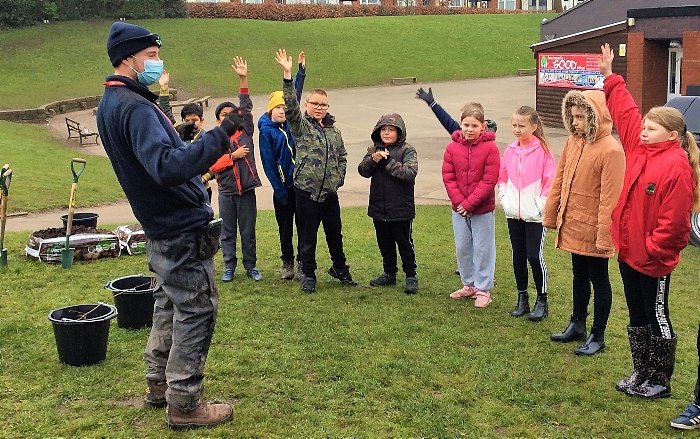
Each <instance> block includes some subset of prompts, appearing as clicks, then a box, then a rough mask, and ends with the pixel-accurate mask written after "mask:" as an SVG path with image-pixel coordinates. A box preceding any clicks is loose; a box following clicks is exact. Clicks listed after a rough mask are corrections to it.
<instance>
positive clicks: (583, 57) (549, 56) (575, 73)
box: [537, 53, 603, 89]
mask: <svg viewBox="0 0 700 439" xmlns="http://www.w3.org/2000/svg"><path fill="white" fill-rule="evenodd" d="M599 57H600V54H595V53H542V54H540V55H539V60H538V61H539V62H538V63H537V66H538V67H537V85H541V86H544V87H566V88H583V89H594V88H599V89H602V88H603V75H602V74H601V73H600V70H599V68H598V58H599Z"/></svg>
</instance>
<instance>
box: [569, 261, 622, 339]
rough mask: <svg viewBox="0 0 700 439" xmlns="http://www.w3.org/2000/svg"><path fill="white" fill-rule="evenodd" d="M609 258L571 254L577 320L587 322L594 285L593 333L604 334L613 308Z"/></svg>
mask: <svg viewBox="0 0 700 439" xmlns="http://www.w3.org/2000/svg"><path fill="white" fill-rule="evenodd" d="M608 261H609V259H608V258H599V257H595V256H582V255H577V254H574V253H572V254H571V271H572V272H573V274H574V279H573V296H574V313H573V316H574V318H575V319H577V320H585V319H586V316H587V315H588V302H590V300H591V285H593V326H592V327H591V332H593V333H602V332H605V328H606V327H607V325H608V317H609V316H610V308H611V307H612V287H611V286H610V277H609V276H608Z"/></svg>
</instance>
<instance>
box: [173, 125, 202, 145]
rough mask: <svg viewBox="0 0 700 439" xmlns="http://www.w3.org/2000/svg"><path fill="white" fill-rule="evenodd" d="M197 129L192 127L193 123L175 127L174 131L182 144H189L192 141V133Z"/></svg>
mask: <svg viewBox="0 0 700 439" xmlns="http://www.w3.org/2000/svg"><path fill="white" fill-rule="evenodd" d="M196 130H197V127H196V126H194V122H185V123H181V124H180V125H178V126H176V127H175V131H177V134H178V135H179V136H180V138H181V139H182V140H183V141H184V142H190V141H192V139H194V132H195V131H196Z"/></svg>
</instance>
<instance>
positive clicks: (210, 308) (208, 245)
mask: <svg viewBox="0 0 700 439" xmlns="http://www.w3.org/2000/svg"><path fill="white" fill-rule="evenodd" d="M218 239H219V237H218V234H217V235H216V236H212V235H211V234H209V233H207V229H206V228H205V227H201V228H198V229H195V230H192V231H188V232H185V233H183V234H181V235H178V236H175V237H172V238H165V239H159V240H153V239H148V240H147V241H146V254H147V256H148V265H149V269H150V270H151V271H153V272H154V273H155V274H156V280H157V281H158V287H157V289H156V290H155V291H154V293H153V295H154V297H155V306H154V308H153V327H152V328H151V334H150V336H149V338H148V343H147V344H146V351H145V352H144V355H143V358H144V361H145V362H146V379H148V380H153V381H167V383H168V390H167V392H166V394H165V398H166V400H167V402H168V405H171V406H173V407H177V408H179V409H180V410H183V411H185V412H187V411H190V410H193V409H195V408H196V407H197V405H198V404H199V398H200V395H201V393H202V389H203V386H202V379H203V378H204V363H205V362H206V359H207V354H208V352H209V345H210V343H211V338H212V335H213V334H214V322H215V320H216V312H217V308H218V304H219V293H218V290H217V288H216V276H215V274H216V273H215V270H214V259H213V258H214V254H216V252H217V250H218V247H219V244H218Z"/></svg>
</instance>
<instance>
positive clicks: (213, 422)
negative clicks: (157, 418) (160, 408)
mask: <svg viewBox="0 0 700 439" xmlns="http://www.w3.org/2000/svg"><path fill="white" fill-rule="evenodd" d="M232 417H233V408H231V406H230V405H228V404H226V403H213V402H201V403H200V404H199V405H198V406H197V408H196V409H194V410H192V411H189V412H187V413H185V412H183V411H182V410H180V409H178V408H176V407H173V406H168V408H167V409H165V423H166V424H168V427H169V428H170V429H171V430H191V429H195V428H210V427H215V426H217V425H219V424H223V423H224V422H227V421H228V420H230V419H231V418H232Z"/></svg>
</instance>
